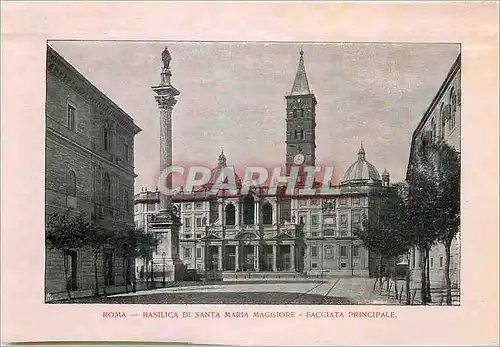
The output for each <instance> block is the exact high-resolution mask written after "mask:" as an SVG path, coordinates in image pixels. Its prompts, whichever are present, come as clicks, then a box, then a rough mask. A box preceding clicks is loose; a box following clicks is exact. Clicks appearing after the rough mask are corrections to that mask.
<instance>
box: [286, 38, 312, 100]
mask: <svg viewBox="0 0 500 347" xmlns="http://www.w3.org/2000/svg"><path fill="white" fill-rule="evenodd" d="M308 94H311V90H310V89H309V83H308V82H307V74H306V67H305V64H304V50H303V49H302V47H301V48H300V58H299V66H298V67H297V73H296V74H295V80H294V81H293V86H292V91H291V93H290V95H308Z"/></svg>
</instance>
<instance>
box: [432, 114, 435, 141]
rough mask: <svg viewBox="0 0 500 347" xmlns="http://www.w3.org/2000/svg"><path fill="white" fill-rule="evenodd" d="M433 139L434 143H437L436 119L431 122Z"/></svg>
mask: <svg viewBox="0 0 500 347" xmlns="http://www.w3.org/2000/svg"><path fill="white" fill-rule="evenodd" d="M431 137H432V143H434V142H435V141H436V121H435V120H434V118H432V120H431Z"/></svg>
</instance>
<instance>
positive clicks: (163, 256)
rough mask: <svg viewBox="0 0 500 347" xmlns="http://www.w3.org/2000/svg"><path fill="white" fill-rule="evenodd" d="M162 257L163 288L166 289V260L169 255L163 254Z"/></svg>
mask: <svg viewBox="0 0 500 347" xmlns="http://www.w3.org/2000/svg"><path fill="white" fill-rule="evenodd" d="M161 257H162V259H163V282H162V283H163V286H164V287H165V258H166V257H167V253H165V252H163V253H162V254H161Z"/></svg>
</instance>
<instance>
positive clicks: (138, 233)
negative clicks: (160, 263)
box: [134, 229, 158, 286]
mask: <svg viewBox="0 0 500 347" xmlns="http://www.w3.org/2000/svg"><path fill="white" fill-rule="evenodd" d="M134 239H135V242H134V248H135V250H134V252H135V257H139V258H142V259H144V262H145V263H146V269H147V266H148V263H149V260H150V259H151V255H152V250H153V248H154V247H156V246H157V245H158V239H157V238H156V237H155V234H154V233H145V232H143V231H142V230H140V229H137V230H135V232H134ZM146 271H147V270H146ZM147 281H148V278H147V276H146V285H147ZM151 281H153V275H152V269H151ZM151 285H152V286H153V284H152V282H151Z"/></svg>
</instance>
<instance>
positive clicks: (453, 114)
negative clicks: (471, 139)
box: [448, 88, 457, 129]
mask: <svg viewBox="0 0 500 347" xmlns="http://www.w3.org/2000/svg"><path fill="white" fill-rule="evenodd" d="M450 103H451V110H450V122H449V123H448V129H452V128H453V127H454V126H455V117H456V113H457V93H456V92H455V88H451V91H450Z"/></svg>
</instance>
